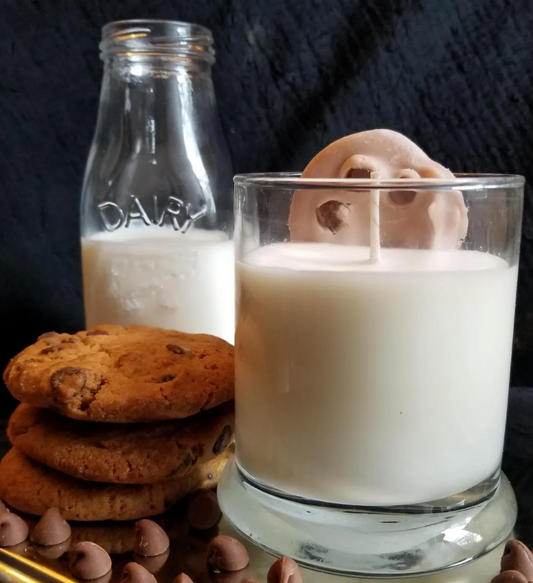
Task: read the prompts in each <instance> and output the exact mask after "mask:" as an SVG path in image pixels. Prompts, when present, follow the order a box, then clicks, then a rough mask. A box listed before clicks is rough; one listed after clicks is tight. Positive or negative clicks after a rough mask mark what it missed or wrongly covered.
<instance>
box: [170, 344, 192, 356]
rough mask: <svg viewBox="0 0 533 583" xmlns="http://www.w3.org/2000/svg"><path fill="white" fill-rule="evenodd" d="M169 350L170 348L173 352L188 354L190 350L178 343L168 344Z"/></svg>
mask: <svg viewBox="0 0 533 583" xmlns="http://www.w3.org/2000/svg"><path fill="white" fill-rule="evenodd" d="M167 350H170V352H172V353H173V354H187V353H188V352H190V350H187V349H186V348H183V347H182V346H178V345H177V344H167Z"/></svg>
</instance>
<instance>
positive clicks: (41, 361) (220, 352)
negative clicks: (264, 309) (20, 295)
mask: <svg viewBox="0 0 533 583" xmlns="http://www.w3.org/2000/svg"><path fill="white" fill-rule="evenodd" d="M4 382H5V384H6V385H7V387H8V389H9V390H10V391H11V393H12V395H13V396H14V397H15V398H16V399H18V400H19V401H22V402H23V403H29V404H31V405H34V406H36V407H43V408H49V409H54V410H56V411H58V412H60V413H61V414H63V415H66V416H67V417H71V418H73V419H83V420H91V421H102V422H110V423H136V422H148V421H158V420H164V419H179V418H183V417H189V416H191V415H194V414H196V413H199V412H200V411H204V410H206V409H210V408H212V407H215V406H217V405H220V404H221V403H224V402H226V401H229V400H231V399H233V396H234V366H233V347H232V346H231V345H230V344H228V343H227V342H225V341H224V340H222V339H220V338H216V337H214V336H209V335H206V334H185V333H182V332H175V331H172V330H163V329H161V328H152V327H148V326H126V327H123V326H115V325H113V326H111V325H105V326H98V327H96V328H92V329H90V330H88V331H84V332H78V333H77V334H56V333H47V334H44V335H42V336H41V337H40V338H39V339H38V340H37V342H35V344H32V345H31V346H29V347H28V348H26V349H25V350H23V351H22V352H20V353H19V354H18V355H17V356H15V357H14V358H13V359H12V360H11V361H10V362H9V364H8V366H7V368H6V370H5V372H4Z"/></svg>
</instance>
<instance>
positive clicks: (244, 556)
mask: <svg viewBox="0 0 533 583" xmlns="http://www.w3.org/2000/svg"><path fill="white" fill-rule="evenodd" d="M206 561H207V564H208V565H209V566H210V567H211V568H212V569H213V571H214V572H215V573H217V572H221V571H240V570H241V569H244V568H245V567H246V566H247V565H248V563H249V562H250V557H249V556H248V551H247V550H246V547H245V546H244V545H243V544H242V543H241V542H239V541H238V540H237V539H235V538H233V537H231V536H226V535H220V536H216V537H215V538H213V539H211V541H209V544H208V545H207V552H206Z"/></svg>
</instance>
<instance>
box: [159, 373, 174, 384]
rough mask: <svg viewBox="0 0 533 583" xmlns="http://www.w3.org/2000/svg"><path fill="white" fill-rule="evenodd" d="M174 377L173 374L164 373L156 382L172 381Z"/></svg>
mask: <svg viewBox="0 0 533 583" xmlns="http://www.w3.org/2000/svg"><path fill="white" fill-rule="evenodd" d="M175 378H176V375H175V374H166V375H164V376H162V377H161V378H160V379H159V380H158V381H157V382H158V383H168V382H170V381H173V380H174V379H175Z"/></svg>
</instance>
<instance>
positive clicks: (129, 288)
mask: <svg viewBox="0 0 533 583" xmlns="http://www.w3.org/2000/svg"><path fill="white" fill-rule="evenodd" d="M81 246H82V258H83V287H84V301H85V314H86V324H87V326H95V325H97V324H122V325H128V324H144V325H148V326H159V327H162V328H169V329H174V330H180V331H182V332H192V333H200V332H201V333H206V334H213V335H215V336H219V337H221V338H224V339H225V340H227V341H228V342H231V343H233V341H234V330H235V307H234V306H235V275H234V274H235V267H234V252H233V241H230V240H228V238H227V236H226V235H224V233H221V232H217V231H203V230H194V231H190V232H189V233H187V234H186V235H183V234H181V233H176V232H175V231H174V230H172V229H170V228H169V229H163V228H160V227H153V228H129V229H127V230H125V229H122V230H121V232H120V233H103V234H100V235H97V236H95V237H94V238H91V239H83V240H82V244H81Z"/></svg>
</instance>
